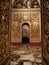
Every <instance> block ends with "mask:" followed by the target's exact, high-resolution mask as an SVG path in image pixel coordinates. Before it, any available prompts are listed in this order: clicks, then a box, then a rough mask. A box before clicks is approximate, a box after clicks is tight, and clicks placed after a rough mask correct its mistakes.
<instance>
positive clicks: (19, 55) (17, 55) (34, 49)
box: [11, 45, 42, 65]
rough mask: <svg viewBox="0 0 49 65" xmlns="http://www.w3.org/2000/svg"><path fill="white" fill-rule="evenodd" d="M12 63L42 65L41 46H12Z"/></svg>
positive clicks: (13, 64)
mask: <svg viewBox="0 0 49 65" xmlns="http://www.w3.org/2000/svg"><path fill="white" fill-rule="evenodd" d="M11 65H42V49H41V47H40V46H29V45H22V46H21V47H18V46H11Z"/></svg>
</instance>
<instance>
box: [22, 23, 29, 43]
mask: <svg viewBox="0 0 49 65" xmlns="http://www.w3.org/2000/svg"><path fill="white" fill-rule="evenodd" d="M28 43H29V24H28V23H23V25H22V44H28Z"/></svg>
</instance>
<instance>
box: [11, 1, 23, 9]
mask: <svg viewBox="0 0 49 65" xmlns="http://www.w3.org/2000/svg"><path fill="white" fill-rule="evenodd" d="M12 6H13V8H22V6H23V2H22V0H15V1H14V2H13V5H12Z"/></svg>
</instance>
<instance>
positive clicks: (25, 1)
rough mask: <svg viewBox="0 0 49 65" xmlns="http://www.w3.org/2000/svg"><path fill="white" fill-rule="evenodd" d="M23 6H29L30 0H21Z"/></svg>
mask: <svg viewBox="0 0 49 65" xmlns="http://www.w3.org/2000/svg"><path fill="white" fill-rule="evenodd" d="M23 8H31V2H30V0H24V1H23Z"/></svg>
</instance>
